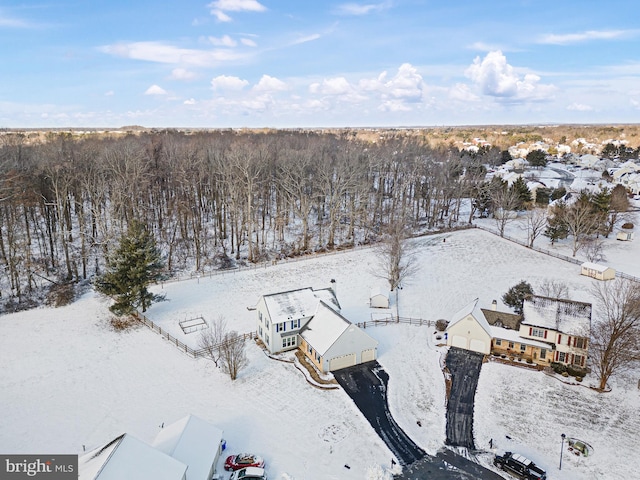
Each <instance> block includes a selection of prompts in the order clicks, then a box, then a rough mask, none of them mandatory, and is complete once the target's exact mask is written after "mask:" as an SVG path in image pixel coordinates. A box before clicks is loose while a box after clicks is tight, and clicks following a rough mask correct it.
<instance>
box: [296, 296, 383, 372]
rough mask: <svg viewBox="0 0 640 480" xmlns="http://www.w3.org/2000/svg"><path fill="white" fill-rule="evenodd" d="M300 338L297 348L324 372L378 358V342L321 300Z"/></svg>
mask: <svg viewBox="0 0 640 480" xmlns="http://www.w3.org/2000/svg"><path fill="white" fill-rule="evenodd" d="M300 338H301V342H300V349H301V350H302V351H303V352H304V354H305V355H306V356H307V357H308V358H309V360H311V362H313V364H314V365H315V366H316V367H318V369H319V370H321V371H322V372H325V373H326V372H330V371H333V370H340V369H341V368H347V367H352V366H354V365H358V364H360V363H363V362H370V361H372V360H375V359H376V358H377V351H378V341H377V340H375V339H374V338H372V337H371V336H369V334H367V333H366V332H365V331H364V330H362V329H361V328H358V326H357V325H354V324H353V323H351V322H350V321H349V320H347V319H346V318H344V317H343V316H342V315H340V313H338V312H337V311H335V310H334V309H333V308H331V307H330V306H329V305H327V304H326V303H324V302H320V304H319V305H318V309H317V310H316V313H315V315H314V316H313V318H312V319H311V320H310V321H309V323H307V325H306V326H305V327H304V328H303V329H302V330H301V331H300Z"/></svg>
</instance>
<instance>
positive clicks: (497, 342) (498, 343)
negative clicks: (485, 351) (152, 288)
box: [496, 338, 502, 347]
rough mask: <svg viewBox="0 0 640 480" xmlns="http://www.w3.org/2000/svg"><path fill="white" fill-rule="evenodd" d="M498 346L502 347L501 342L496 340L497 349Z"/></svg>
mask: <svg viewBox="0 0 640 480" xmlns="http://www.w3.org/2000/svg"><path fill="white" fill-rule="evenodd" d="M500 345H502V340H500V339H499V338H496V346H497V347H499V346H500Z"/></svg>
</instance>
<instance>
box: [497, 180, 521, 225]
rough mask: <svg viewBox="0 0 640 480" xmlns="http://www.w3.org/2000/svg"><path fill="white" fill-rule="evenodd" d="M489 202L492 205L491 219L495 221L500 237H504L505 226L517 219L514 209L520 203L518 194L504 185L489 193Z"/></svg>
mask: <svg viewBox="0 0 640 480" xmlns="http://www.w3.org/2000/svg"><path fill="white" fill-rule="evenodd" d="M491 202H492V204H493V218H494V219H495V221H496V225H497V227H498V231H499V232H500V236H501V237H504V230H505V228H506V226H507V225H508V224H509V223H511V222H512V221H513V220H515V219H516V218H517V213H516V212H515V209H516V208H517V207H518V204H519V202H520V198H519V195H518V192H516V191H515V190H514V189H512V188H508V187H507V186H506V184H505V185H504V186H502V187H500V188H495V189H494V190H493V191H492V192H491Z"/></svg>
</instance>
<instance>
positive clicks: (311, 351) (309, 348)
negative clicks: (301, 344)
mask: <svg viewBox="0 0 640 480" xmlns="http://www.w3.org/2000/svg"><path fill="white" fill-rule="evenodd" d="M307 350H309V353H313V348H311V345H307Z"/></svg>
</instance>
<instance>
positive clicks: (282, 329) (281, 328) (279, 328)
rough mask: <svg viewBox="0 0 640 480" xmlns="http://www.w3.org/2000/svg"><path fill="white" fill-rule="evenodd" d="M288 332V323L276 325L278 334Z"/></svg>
mask: <svg viewBox="0 0 640 480" xmlns="http://www.w3.org/2000/svg"><path fill="white" fill-rule="evenodd" d="M286 331H287V323H286V322H284V323H276V332H286Z"/></svg>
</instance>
